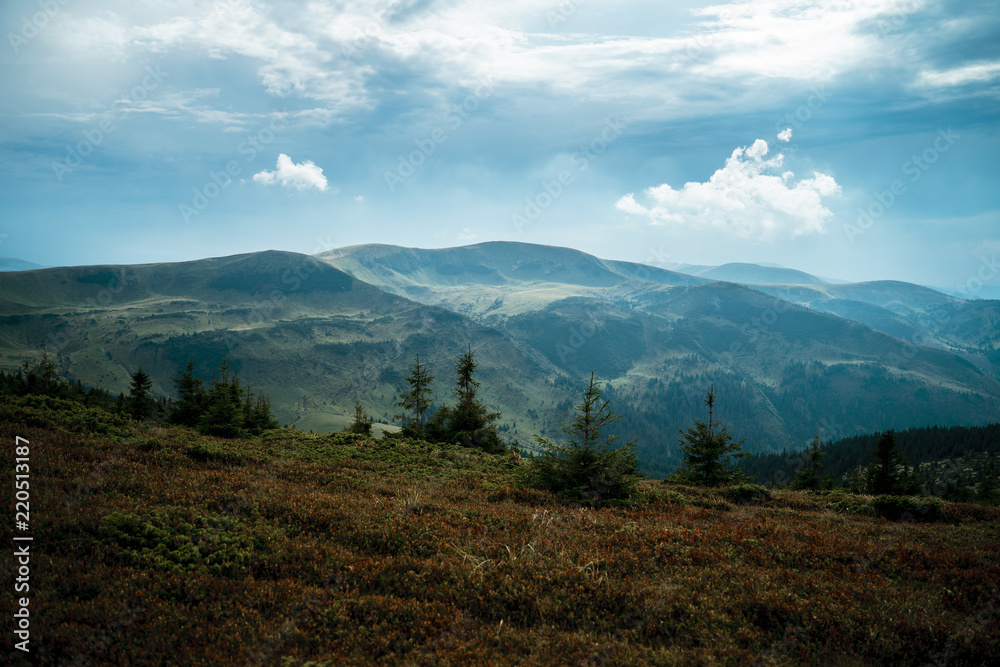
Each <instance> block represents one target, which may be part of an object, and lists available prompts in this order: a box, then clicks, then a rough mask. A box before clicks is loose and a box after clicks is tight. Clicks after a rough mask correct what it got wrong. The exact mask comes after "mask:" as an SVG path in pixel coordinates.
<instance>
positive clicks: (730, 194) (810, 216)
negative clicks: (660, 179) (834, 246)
mask: <svg viewBox="0 0 1000 667" xmlns="http://www.w3.org/2000/svg"><path fill="white" fill-rule="evenodd" d="M767 152H768V146H767V142H766V141H764V140H763V139H758V140H757V141H755V142H754V143H753V145H752V146H749V147H746V146H744V147H741V148H737V149H736V150H734V151H733V154H732V155H731V156H730V157H729V159H728V160H726V165H725V166H724V167H723V168H722V169H719V170H718V171H716V172H715V173H714V174H712V177H711V178H709V179H708V181H707V182H706V183H685V184H684V186H683V187H682V188H680V189H678V190H675V189H674V188H672V187H670V185H669V184H667V183H664V184H663V185H658V186H656V187H651V188H647V189H646V190H645V195H646V196H647V197H648V198H649V199H650V200H651V203H650V205H649V206H644V205H643V204H640V203H639V202H637V201H636V199H635V196H634V194H633V193H629V194H627V195H625V196H624V197H622V198H621V199H619V200H618V202H617V203H616V204H615V206H616V208H618V209H619V210H621V211H624V212H626V213H632V214H635V215H643V216H646V217H648V218H649V219H650V220H651V221H652V223H653V224H656V225H674V226H690V227H700V228H711V229H718V230H723V231H725V232H728V233H729V234H732V235H734V236H736V237H738V238H744V239H762V240H772V239H780V238H793V237H796V236H801V235H804V234H816V233H822V232H824V231H825V224H826V222H827V220H829V218H830V217H831V216H832V215H833V214H832V213H831V212H830V210H829V209H827V208H826V207H825V206H824V205H823V198H824V197H830V196H833V195H836V194H839V193H840V186H839V185H838V184H837V182H836V181H835V180H834V179H833V177H832V176H829V175H827V174H821V173H818V172H814V173H813V176H812V178H807V179H802V180H798V181H796V179H795V174H793V173H792V172H790V171H786V172H784V173H782V174H780V175H775V172H777V170H778V169H780V167H781V164H782V162H783V160H784V156H783V155H782V154H780V153H779V154H778V155H776V156H775V157H773V158H771V159H766V155H767Z"/></svg>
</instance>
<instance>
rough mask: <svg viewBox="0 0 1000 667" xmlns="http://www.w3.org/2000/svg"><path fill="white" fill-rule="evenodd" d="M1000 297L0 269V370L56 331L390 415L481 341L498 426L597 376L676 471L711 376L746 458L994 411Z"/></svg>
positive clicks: (433, 270)
mask: <svg viewBox="0 0 1000 667" xmlns="http://www.w3.org/2000/svg"><path fill="white" fill-rule="evenodd" d="M990 304H993V305H992V306H991V305H990ZM996 305H998V304H996V303H995V302H968V301H962V300H959V299H954V298H952V297H949V296H946V295H943V294H939V293H937V292H934V291H933V290H926V289H925V288H917V287H916V286H911V285H907V284H905V283H870V284H859V285H829V284H810V285H798V286H790V285H753V286H745V285H742V284H738V283H734V282H730V281H725V282H722V281H710V280H709V279H708V278H705V277H697V276H690V275H685V274H682V273H678V272H674V271H668V270H664V269H657V268H654V267H647V266H643V265H640V264H631V263H627V262H614V261H607V260H601V259H598V258H596V257H593V256H591V255H587V254H586V253H582V252H579V251H575V250H570V249H567V248H552V247H547V246H539V245H531V244H523V243H485V244H478V245H474V246H467V247H464V248H448V249H442V250H419V249H412V248H401V247H398V246H386V245H375V246H353V247H350V248H343V249H340V250H335V251H331V252H329V253H324V254H322V255H320V256H318V257H309V256H304V255H298V254H295V253H284V252H275V251H269V252H261V253H252V254H246V255H236V256H233V257H224V258H214V259H206V260H200V261H196V262H184V263H177V264H149V265H138V266H99V267H72V268H57V269H44V270H40V271H29V272H17V273H6V274H0V313H2V315H0V364H2V365H3V366H4V367H7V368H14V367H16V366H17V365H19V364H20V362H21V360H22V359H23V356H24V354H25V353H26V352H29V351H33V350H34V351H38V350H39V349H40V347H41V345H42V344H45V345H46V347H47V349H48V350H49V352H50V353H51V354H53V355H54V356H56V358H57V362H58V364H59V366H60V368H61V369H62V370H63V371H64V372H65V373H67V374H69V375H70V376H72V377H78V378H80V379H82V380H83V381H84V382H85V383H88V384H96V385H100V386H105V387H108V388H110V389H112V390H114V391H122V390H126V389H127V385H128V374H129V373H130V372H132V371H134V370H135V369H136V368H138V367H139V366H142V367H143V368H144V369H146V370H147V371H148V372H150V374H151V375H152V376H153V379H154V391H156V392H158V393H161V394H172V393H173V386H172V383H171V382H170V377H171V376H173V375H175V374H176V372H177V369H178V368H180V367H181V366H182V365H183V364H184V363H185V362H186V361H187V359H188V358H194V359H195V360H196V362H197V363H198V369H199V373H200V374H201V375H202V377H205V378H207V377H209V376H210V375H211V373H212V372H213V370H214V369H215V366H216V365H217V363H218V361H219V360H220V359H221V358H222V357H223V356H227V357H228V358H229V359H230V361H231V362H232V364H233V366H234V369H235V370H237V371H238V372H239V374H240V377H241V378H243V379H245V380H246V381H248V382H250V383H251V385H252V386H253V387H254V388H255V389H257V390H263V391H265V392H266V393H268V394H270V395H271V397H272V399H273V401H274V406H275V410H276V412H277V414H278V416H279V418H280V419H281V421H283V422H285V423H288V422H295V423H296V424H297V425H298V426H299V427H300V428H312V429H316V430H329V429H331V428H339V427H342V426H344V425H346V424H347V422H348V421H349V419H350V416H351V414H352V413H351V408H352V406H353V404H354V401H355V400H360V401H361V402H362V404H364V406H365V407H366V409H367V410H368V411H369V412H370V413H371V414H373V415H374V416H375V417H376V418H380V419H385V420H391V417H392V415H393V414H395V413H396V412H397V411H398V409H397V408H396V406H395V401H396V398H395V396H396V394H397V393H398V392H399V391H400V390H401V389H402V387H403V384H404V381H403V377H404V375H405V374H406V372H407V369H408V368H409V366H410V364H411V363H412V361H413V358H414V356H415V355H416V354H417V353H419V354H420V357H421V360H422V361H424V362H426V363H427V364H428V366H429V370H430V372H431V373H432V374H433V375H434V376H435V377H436V380H435V385H434V387H435V391H436V397H437V398H436V401H437V403H438V404H441V403H444V402H453V401H452V398H451V383H452V380H453V375H454V365H453V362H454V358H455V356H456V355H457V354H458V353H459V352H460V351H461V350H462V349H464V347H465V346H466V345H467V344H469V343H471V344H472V345H473V348H474V349H475V350H476V360H477V361H478V362H479V363H480V368H479V369H478V373H479V378H478V379H479V380H481V381H482V383H483V385H482V392H483V397H484V400H485V401H486V402H487V404H488V405H489V407H490V408H491V409H498V410H499V411H500V412H502V413H503V419H502V423H501V428H502V433H503V434H504V435H506V436H507V437H510V438H514V439H517V440H518V441H519V442H520V443H521V445H522V446H529V447H530V446H532V443H533V440H532V437H531V436H532V434H534V433H539V434H542V435H546V436H555V437H559V436H560V432H559V422H560V421H565V420H566V419H568V418H571V416H572V413H573V407H574V405H576V404H577V403H578V402H579V397H580V392H581V391H582V387H583V385H584V382H585V378H586V377H587V376H589V374H590V372H591V371H593V372H595V373H596V374H597V377H598V379H599V380H601V381H602V382H604V383H605V384H604V388H605V390H606V393H605V397H606V398H608V399H609V400H610V401H611V404H612V407H613V408H614V409H615V410H616V411H617V412H619V413H621V414H622V415H623V418H622V420H621V422H620V423H619V428H618V432H619V433H620V434H621V435H623V436H626V437H627V438H637V439H638V440H639V449H638V451H639V457H640V462H641V463H642V465H643V467H644V469H645V470H646V471H647V472H649V473H652V474H665V473H666V472H669V471H670V470H671V469H672V468H673V467H674V466H676V465H677V464H678V463H679V461H680V453H679V450H678V446H677V429H678V428H682V427H686V426H688V425H690V423H691V420H692V419H693V418H698V419H704V418H705V414H704V406H703V399H704V395H705V392H707V391H708V389H709V388H710V387H712V386H714V387H715V389H716V391H717V392H718V395H719V399H718V401H719V403H718V405H719V409H718V412H717V416H718V417H719V418H720V419H722V420H723V421H724V422H726V423H728V424H730V425H731V427H732V431H733V433H734V435H736V437H737V438H745V439H746V447H747V449H748V450H749V451H774V450H780V449H782V448H784V447H790V448H795V447H798V446H801V445H803V444H805V442H806V441H808V440H809V439H810V438H811V437H812V435H813V434H815V433H817V432H818V433H820V435H821V437H823V438H824V439H829V438H832V437H844V436H849V435H853V434H856V433H862V432H872V431H877V430H882V429H885V428H896V429H903V428H907V427H911V426H922V425H928V424H939V425H944V426H948V425H963V424H964V425H974V424H982V423H986V422H990V421H998V420H1000V400H998V397H1000V380H998V377H1000V374H998V373H997V372H996V368H997V363H996V361H997V359H996V355H997V353H998V352H997V349H998V347H1000V344H998V343H997V331H998V327H997V326H996V322H997V319H996V318H997V313H996V310H995V306H996ZM838 311H840V312H838ZM860 319H866V320H868V322H867V323H860V322H859V321H856V320H860ZM935 321H936V322H937V324H936V325H935V324H934V322H935ZM934 327H936V328H934ZM886 330H890V331H886ZM928 331H931V332H933V333H934V336H932V337H931V338H930V339H928V341H927V344H923V343H922V342H921V341H920V339H918V342H920V344H916V345H915V344H913V343H912V341H913V340H914V339H915V337H917V336H919V335H920V334H921V332H928ZM892 332H895V333H892Z"/></svg>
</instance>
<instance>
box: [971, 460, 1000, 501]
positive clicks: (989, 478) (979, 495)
mask: <svg viewBox="0 0 1000 667" xmlns="http://www.w3.org/2000/svg"><path fill="white" fill-rule="evenodd" d="M997 473H998V471H997V460H996V457H995V456H992V455H991V456H990V457H989V458H987V459H986V462H985V463H984V464H983V468H982V470H981V471H980V473H979V487H978V488H977V489H976V500H977V501H978V502H980V503H983V504H986V505H1000V484H998V480H997Z"/></svg>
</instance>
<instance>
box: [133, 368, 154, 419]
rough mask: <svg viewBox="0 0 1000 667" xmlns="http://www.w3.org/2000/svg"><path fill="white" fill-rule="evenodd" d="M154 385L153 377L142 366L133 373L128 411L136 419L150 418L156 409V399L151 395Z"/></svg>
mask: <svg viewBox="0 0 1000 667" xmlns="http://www.w3.org/2000/svg"><path fill="white" fill-rule="evenodd" d="M152 387H153V379H152V378H150V377H149V374H148V373H146V372H145V371H144V370H142V368H141V367H140V368H139V369H137V370H136V372H135V373H133V374H132V385H131V387H130V388H129V395H128V399H127V401H128V403H127V405H128V412H129V414H130V415H132V417H133V418H134V419H138V420H140V421H141V420H143V419H148V418H149V417H150V416H151V415H152V414H153V411H154V410H155V409H156V401H154V400H153V398H152V397H151V396H150V395H149V390H150V389H152Z"/></svg>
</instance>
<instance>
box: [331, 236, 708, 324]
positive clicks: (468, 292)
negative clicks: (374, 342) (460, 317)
mask: <svg viewBox="0 0 1000 667" xmlns="http://www.w3.org/2000/svg"><path fill="white" fill-rule="evenodd" d="M317 257H318V258H320V259H322V260H324V261H326V262H328V263H329V264H331V265H332V266H335V267H337V268H339V269H341V270H343V271H346V272H347V273H350V274H351V275H352V276H355V277H356V278H358V279H359V280H364V281H365V282H367V283H369V284H371V285H375V286H378V287H380V288H382V289H384V290H386V291H388V292H391V293H393V294H397V295H400V296H405V297H407V298H411V299H415V300H417V301H420V302H422V303H427V304H435V305H440V306H444V307H446V308H449V309H451V310H453V311H455V312H459V313H463V314H466V315H472V316H482V315H494V316H495V315H507V314H512V313H517V312H525V311H530V310H533V309H535V308H538V307H541V306H544V305H545V304H547V303H551V302H552V301H557V300H559V299H564V298H567V297H570V296H593V295H597V294H605V293H606V292H607V291H608V290H612V291H614V290H621V289H623V288H627V287H628V286H629V285H631V284H633V283H635V282H636V281H643V282H644V281H649V282H654V283H657V284H663V285H696V284H701V283H706V282H709V281H708V280H706V279H703V278H697V277H694V276H689V275H685V274H682V273H676V272H674V271H668V270H666V269H660V268H656V267H651V266H645V265H642V264H634V263H631V262H618V261H608V260H601V259H598V258H597V257H594V256H592V255H588V254H586V253H584V252H580V251H579V250H573V249H570V248H557V247H552V246H541V245H535V244H530V243H513V242H489V243H480V244H476V245H470V246H463V247H459V248H445V249H439V250H423V249H419V248H403V247H400V246H390V245H374V244H373V245H361V246H350V247H347V248H340V249H337V250H331V251H329V252H325V253H321V254H319V255H317Z"/></svg>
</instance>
